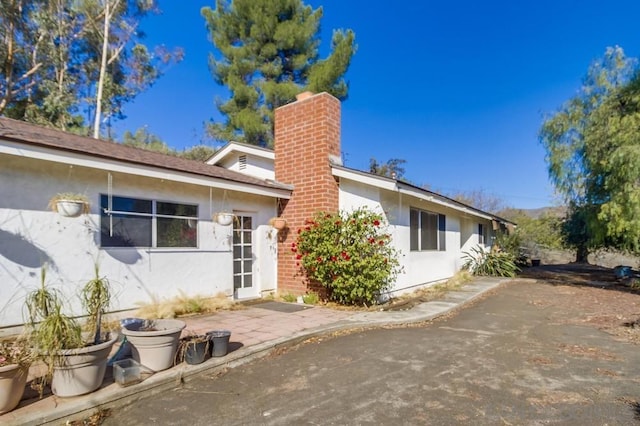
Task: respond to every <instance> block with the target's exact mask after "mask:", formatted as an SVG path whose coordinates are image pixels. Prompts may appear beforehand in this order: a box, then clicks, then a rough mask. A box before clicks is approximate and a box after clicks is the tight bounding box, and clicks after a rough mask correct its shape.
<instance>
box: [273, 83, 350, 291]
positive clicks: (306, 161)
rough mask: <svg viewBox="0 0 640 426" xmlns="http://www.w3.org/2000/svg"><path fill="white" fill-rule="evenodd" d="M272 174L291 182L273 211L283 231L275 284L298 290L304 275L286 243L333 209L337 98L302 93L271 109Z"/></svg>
mask: <svg viewBox="0 0 640 426" xmlns="http://www.w3.org/2000/svg"><path fill="white" fill-rule="evenodd" d="M274 151H275V178H276V180H277V181H278V182H282V183H288V184H291V185H293V187H294V189H293V193H292V195H291V198H290V199H289V200H288V201H287V202H286V204H285V205H283V206H281V212H279V213H280V214H281V215H282V216H283V217H284V218H285V219H287V223H288V227H289V232H288V233H287V234H286V235H285V236H283V237H282V238H281V241H280V242H279V244H278V289H279V290H280V291H284V292H291V293H293V294H303V293H304V292H305V290H306V289H307V287H306V284H305V278H304V276H301V275H300V274H299V266H297V265H296V262H297V261H296V259H295V257H294V254H293V253H292V252H291V243H292V242H293V241H295V239H296V237H297V235H298V229H299V228H301V227H303V226H304V221H305V219H309V218H312V217H313V216H314V215H315V213H316V212H318V211H320V210H322V211H328V212H337V211H338V184H337V183H336V180H335V179H334V177H333V175H332V174H331V163H330V159H331V158H333V159H339V158H340V101H339V100H338V99H336V98H334V97H333V96H331V95H330V94H328V93H319V94H316V95H314V94H313V93H311V92H304V93H301V94H299V95H298V96H297V97H296V101H295V102H292V103H290V104H288V105H284V106H282V107H280V108H278V109H276V111H275V142H274Z"/></svg>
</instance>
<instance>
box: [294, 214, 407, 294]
mask: <svg viewBox="0 0 640 426" xmlns="http://www.w3.org/2000/svg"><path fill="white" fill-rule="evenodd" d="M291 251H292V252H293V253H295V256H296V259H297V262H298V266H299V267H300V268H301V269H302V271H303V272H304V273H305V274H306V277H307V278H308V279H309V280H311V281H315V282H318V283H320V284H321V285H322V286H324V287H325V288H326V289H327V296H328V298H329V300H332V301H335V302H338V303H341V304H345V305H365V306H366V305H372V304H375V303H377V302H378V298H379V296H380V295H381V294H382V293H383V292H385V291H388V290H389V289H390V288H391V286H392V284H393V282H394V281H395V279H396V277H397V275H398V274H399V273H400V271H401V268H400V263H399V261H398V253H397V251H396V250H395V249H394V248H393V247H392V245H391V235H389V234H388V233H387V226H386V222H385V220H384V217H383V216H382V215H381V214H378V213H374V212H372V211H370V210H368V209H366V208H360V209H357V210H354V211H352V212H344V211H343V212H339V213H325V212H319V213H317V214H316V215H315V217H314V218H313V219H308V220H307V221H306V222H305V226H304V228H301V229H299V230H298V238H297V240H296V241H295V242H293V243H292V245H291Z"/></svg>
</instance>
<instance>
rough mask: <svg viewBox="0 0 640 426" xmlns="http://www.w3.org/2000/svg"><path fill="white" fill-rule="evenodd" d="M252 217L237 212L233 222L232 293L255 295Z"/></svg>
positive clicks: (243, 296)
mask: <svg viewBox="0 0 640 426" xmlns="http://www.w3.org/2000/svg"><path fill="white" fill-rule="evenodd" d="M253 222H254V220H253V217H252V216H248V215H243V214H238V215H237V216H236V220H235V221H234V222H233V295H234V297H235V298H239V299H243V298H247V297H257V296H258V289H257V288H256V286H255V285H254V282H253V281H254V280H253V278H254V277H253Z"/></svg>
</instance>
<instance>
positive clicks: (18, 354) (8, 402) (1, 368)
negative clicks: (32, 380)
mask: <svg viewBox="0 0 640 426" xmlns="http://www.w3.org/2000/svg"><path fill="white" fill-rule="evenodd" d="M32 358H33V351H32V350H31V347H30V345H29V342H28V341H27V340H26V338H25V337H24V336H21V337H19V338H17V339H15V340H13V341H4V342H0V415H1V414H4V413H8V412H9V411H11V410H13V409H14V408H15V407H16V406H17V405H18V404H19V403H20V399H22V394H23V393H24V387H25V385H26V383H27V375H28V374H29V366H30V365H31V361H32Z"/></svg>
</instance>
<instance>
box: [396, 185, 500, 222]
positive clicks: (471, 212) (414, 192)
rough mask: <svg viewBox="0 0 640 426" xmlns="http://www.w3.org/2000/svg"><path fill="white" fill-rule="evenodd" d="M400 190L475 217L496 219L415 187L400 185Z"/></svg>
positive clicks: (402, 192)
mask: <svg viewBox="0 0 640 426" xmlns="http://www.w3.org/2000/svg"><path fill="white" fill-rule="evenodd" d="M398 191H399V192H400V193H401V194H405V195H410V196H412V197H416V198H419V199H421V200H425V201H428V202H430V203H433V204H438V205H439V206H443V207H447V208H449V209H452V210H457V211H459V212H462V213H465V214H468V215H471V216H475V217H479V218H482V219H487V220H495V217H494V216H491V215H489V214H483V213H480V212H478V211H476V210H473V209H469V208H466V207H462V206H459V205H456V204H454V203H449V202H447V201H446V200H442V199H440V198H439V197H438V196H437V195H429V194H425V193H422V192H420V191H419V190H416V189H413V188H407V187H402V186H400V187H399V188H398Z"/></svg>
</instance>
